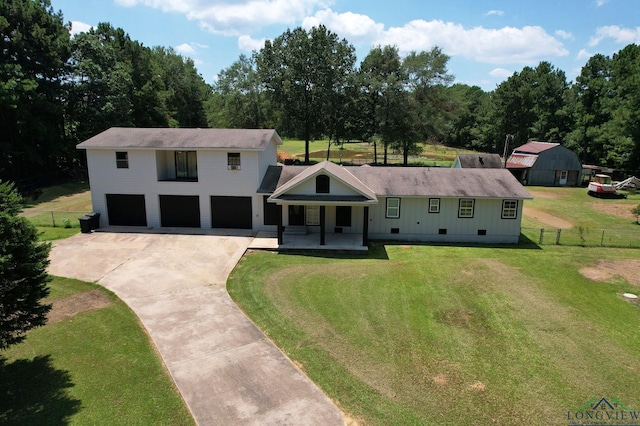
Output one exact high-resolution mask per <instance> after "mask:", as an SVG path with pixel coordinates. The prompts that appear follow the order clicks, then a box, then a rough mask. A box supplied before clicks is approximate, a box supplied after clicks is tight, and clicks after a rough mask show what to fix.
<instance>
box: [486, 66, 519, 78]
mask: <svg viewBox="0 0 640 426" xmlns="http://www.w3.org/2000/svg"><path fill="white" fill-rule="evenodd" d="M489 75H490V76H491V77H499V78H507V77H511V76H512V75H513V71H509V70H506V69H504V68H494V69H492V70H491V71H489Z"/></svg>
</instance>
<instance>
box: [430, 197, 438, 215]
mask: <svg viewBox="0 0 640 426" xmlns="http://www.w3.org/2000/svg"><path fill="white" fill-rule="evenodd" d="M429 213H440V198H429Z"/></svg>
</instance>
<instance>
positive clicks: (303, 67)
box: [255, 25, 355, 163]
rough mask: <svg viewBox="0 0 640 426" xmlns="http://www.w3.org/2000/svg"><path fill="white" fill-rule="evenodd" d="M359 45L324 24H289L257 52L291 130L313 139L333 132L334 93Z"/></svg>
mask: <svg viewBox="0 0 640 426" xmlns="http://www.w3.org/2000/svg"><path fill="white" fill-rule="evenodd" d="M354 52H355V49H354V48H353V46H351V45H350V44H349V43H348V42H347V41H346V40H344V39H342V40H340V39H338V36H337V35H336V34H335V33H332V32H331V31H328V30H327V29H326V27H324V26H322V25H321V26H318V27H314V28H311V30H309V31H308V32H307V31H306V30H304V29H303V28H300V27H298V28H296V29H294V30H287V31H286V32H285V33H284V34H282V35H281V36H279V37H277V38H276V39H275V40H273V41H270V40H267V41H266V42H265V45H264V47H263V48H262V49H260V51H259V52H258V53H257V54H256V57H255V58H256V64H257V69H258V75H259V76H260V79H261V81H262V83H263V84H264V86H265V88H266V90H267V92H268V93H269V95H270V96H271V99H272V101H273V102H272V104H271V106H272V108H277V109H278V110H280V111H281V112H282V122H281V123H282V125H283V126H284V129H285V132H286V133H289V134H292V135H295V136H297V137H300V138H302V139H304V141H305V163H309V142H310V141H311V140H312V139H315V138H318V137H321V136H322V135H324V134H326V133H328V132H327V129H328V128H329V126H328V120H329V117H331V116H332V112H331V111H332V109H333V108H334V107H335V106H334V105H333V104H332V102H334V96H335V93H336V91H339V90H341V88H342V87H344V85H345V83H346V78H347V75H348V74H349V73H350V72H351V71H352V70H353V66H354V63H355V53H354Z"/></svg>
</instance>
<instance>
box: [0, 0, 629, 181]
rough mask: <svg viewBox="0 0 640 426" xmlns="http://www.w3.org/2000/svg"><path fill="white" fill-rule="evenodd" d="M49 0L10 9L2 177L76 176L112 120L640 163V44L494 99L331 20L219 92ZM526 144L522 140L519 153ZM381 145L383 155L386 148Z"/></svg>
mask: <svg viewBox="0 0 640 426" xmlns="http://www.w3.org/2000/svg"><path fill="white" fill-rule="evenodd" d="M69 29H70V28H69V26H68V24H65V23H64V20H63V15H62V12H55V11H54V10H53V8H52V7H51V4H50V2H49V0H5V1H3V2H1V3H0V46H1V47H2V49H1V51H2V59H1V63H0V67H1V77H0V130H1V134H2V138H1V139H0V149H1V151H2V158H1V159H0V179H12V180H18V181H19V180H21V179H24V178H28V177H30V176H32V175H33V174H34V173H48V172H56V171H69V170H73V169H76V168H78V167H79V166H80V165H81V156H80V153H78V152H76V150H75V145H76V144H77V143H79V142H81V141H83V140H85V139H87V138H89V137H91V136H93V135H95V134H97V133H99V132H101V131H103V130H105V129H107V128H109V127H111V126H135V127H231V128H276V129H277V130H278V132H279V134H280V135H281V136H283V137H292V138H300V139H303V140H305V141H306V142H307V143H306V146H307V149H306V153H305V160H307V161H308V155H309V149H308V147H309V142H311V141H313V140H318V139H321V138H322V139H326V138H328V139H329V140H330V143H334V144H341V143H344V142H347V141H352V140H362V141H367V142H370V143H371V144H373V146H374V149H375V151H376V158H377V157H378V155H380V157H381V160H382V162H383V163H384V162H386V157H387V153H388V150H389V149H392V150H394V151H398V152H401V153H402V154H403V156H404V159H405V162H406V161H407V159H408V156H409V155H411V154H413V153H416V152H418V151H419V149H420V144H422V143H425V142H438V143H444V144H446V145H449V146H455V147H460V148H469V149H474V150H478V151H483V152H492V153H502V149H503V144H504V141H505V138H506V136H507V135H510V137H511V140H512V143H513V144H515V145H516V146H517V145H520V144H523V143H526V142H527V141H528V140H532V139H533V140H541V141H549V142H558V143H561V144H563V145H564V146H566V147H568V148H570V149H572V150H574V151H575V152H576V153H578V155H579V156H580V158H581V159H582V161H583V162H584V163H589V164H599V165H603V166H609V167H614V168H617V169H624V170H628V171H631V172H636V171H638V169H640V117H639V114H640V108H639V107H640V84H639V83H640V82H639V81H638V79H639V78H640V47H639V46H638V45H635V44H630V45H628V46H626V47H625V48H624V49H622V50H620V51H619V52H617V53H615V54H614V55H613V56H612V57H608V56H604V55H600V54H598V55H594V56H593V57H591V58H590V59H589V60H588V61H587V63H586V64H585V66H584V67H583V68H582V72H581V74H580V75H579V76H578V77H577V78H576V81H575V82H569V81H567V78H566V75H565V73H564V72H563V71H562V70H559V69H557V68H555V67H554V66H553V65H552V64H550V63H549V62H540V63H539V64H538V65H537V66H536V67H529V66H527V67H524V68H523V69H522V70H521V71H520V72H516V73H514V74H513V75H512V76H511V77H509V78H508V79H507V80H505V81H504V82H503V83H501V84H500V85H498V86H497V87H496V88H495V89H494V90H492V91H489V92H487V91H484V90H482V89H481V88H480V87H477V86H468V85H464V84H453V82H454V76H453V75H451V74H450V73H449V71H448V69H447V64H448V61H449V56H447V55H446V54H444V53H443V52H442V50H441V49H439V48H438V47H434V48H432V49H431V50H430V51H423V52H411V53H409V54H408V55H406V56H402V55H400V53H399V50H398V48H397V47H395V46H376V47H373V48H372V49H371V50H370V51H369V53H368V54H367V56H366V57H365V58H363V59H362V61H360V62H359V63H358V62H357V58H356V55H355V49H354V47H353V46H352V45H351V44H350V43H349V42H348V41H347V40H345V39H340V38H339V37H338V36H337V35H336V34H335V33H333V32H331V31H329V30H327V28H325V27H324V26H318V27H314V28H311V29H310V30H306V29H303V28H295V29H292V30H287V31H286V32H284V33H283V34H282V35H280V36H279V37H277V38H275V39H274V40H268V41H266V42H265V44H264V47H262V48H261V49H260V50H257V51H255V52H253V54H252V55H240V57H239V58H238V59H237V60H236V61H235V62H234V63H233V64H232V65H230V66H229V67H228V68H226V69H223V70H221V72H220V73H219V75H218V78H217V80H216V81H215V83H213V85H209V84H207V83H206V82H205V81H204V79H203V78H202V76H201V75H200V74H198V72H197V69H196V67H195V65H194V63H193V61H192V60H191V59H188V58H185V57H183V56H181V55H179V54H177V53H176V52H175V51H174V50H173V49H171V48H165V47H151V48H150V47H147V46H144V45H143V44H142V43H140V42H138V41H135V40H132V39H131V38H130V37H129V35H128V34H127V33H126V32H125V31H124V30H123V29H121V28H114V27H113V26H112V25H110V24H108V23H101V24H99V25H98V26H97V27H96V28H93V29H91V30H89V31H88V32H84V33H78V34H76V35H75V36H73V37H71V36H70V35H69ZM512 148H513V146H512ZM378 151H379V153H378Z"/></svg>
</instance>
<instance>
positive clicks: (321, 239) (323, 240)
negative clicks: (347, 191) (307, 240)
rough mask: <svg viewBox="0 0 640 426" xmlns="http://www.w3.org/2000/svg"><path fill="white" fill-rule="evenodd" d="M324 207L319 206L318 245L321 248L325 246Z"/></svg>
mask: <svg viewBox="0 0 640 426" xmlns="http://www.w3.org/2000/svg"><path fill="white" fill-rule="evenodd" d="M324 219H325V207H324V206H320V245H321V246H323V245H325V233H326V226H325V223H324V222H325V220H324Z"/></svg>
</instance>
